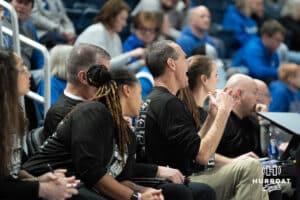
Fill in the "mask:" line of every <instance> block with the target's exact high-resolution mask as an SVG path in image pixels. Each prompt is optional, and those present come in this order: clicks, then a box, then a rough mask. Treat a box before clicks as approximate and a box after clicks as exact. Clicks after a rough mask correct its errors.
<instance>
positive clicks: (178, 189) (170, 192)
mask: <svg viewBox="0 0 300 200" xmlns="http://www.w3.org/2000/svg"><path fill="white" fill-rule="evenodd" d="M156 188H157V189H162V193H163V195H164V197H165V200H198V199H199V200H201V199H203V200H215V199H216V193H215V191H214V190H213V189H212V188H211V187H209V186H208V185H206V184H203V183H193V182H191V183H189V184H188V185H183V184H174V183H165V184H161V185H158V186H157V187H156Z"/></svg>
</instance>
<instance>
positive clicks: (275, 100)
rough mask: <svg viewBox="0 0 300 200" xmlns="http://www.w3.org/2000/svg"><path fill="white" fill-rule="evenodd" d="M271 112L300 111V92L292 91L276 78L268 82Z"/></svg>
mask: <svg viewBox="0 0 300 200" xmlns="http://www.w3.org/2000/svg"><path fill="white" fill-rule="evenodd" d="M270 93H271V96H272V102H271V104H270V108H269V109H270V111H272V112H298V113H300V92H299V91H298V92H295V91H292V90H291V89H290V88H289V87H288V85H287V84H286V83H284V82H283V81H280V80H277V81H274V82H272V83H271V84H270Z"/></svg>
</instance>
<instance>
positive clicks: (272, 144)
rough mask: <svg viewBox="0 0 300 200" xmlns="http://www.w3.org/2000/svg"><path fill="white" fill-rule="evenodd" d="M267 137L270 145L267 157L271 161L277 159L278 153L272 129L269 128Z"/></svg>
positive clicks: (271, 127)
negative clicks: (268, 136)
mask: <svg viewBox="0 0 300 200" xmlns="http://www.w3.org/2000/svg"><path fill="white" fill-rule="evenodd" d="M269 135H270V145H269V148H268V152H269V157H270V158H271V159H275V160H276V159H278V156H279V151H278V147H277V146H278V141H277V134H276V133H275V131H274V127H273V126H270V128H269Z"/></svg>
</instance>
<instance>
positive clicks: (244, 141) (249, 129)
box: [217, 74, 267, 157]
mask: <svg viewBox="0 0 300 200" xmlns="http://www.w3.org/2000/svg"><path fill="white" fill-rule="evenodd" d="M225 87H227V88H231V89H232V90H233V93H234V94H235V95H236V96H239V97H240V103H239V104H237V105H236V106H235V107H234V109H233V111H232V112H231V114H230V117H229V119H228V122H227V125H226V128H225V131H224V134H223V137H222V139H221V142H220V144H219V146H218V149H217V152H218V153H220V154H222V155H225V156H228V157H236V156H240V155H242V154H245V153H248V152H251V151H252V152H254V153H255V154H257V155H258V156H263V154H262V152H261V146H260V139H259V138H260V126H259V122H258V119H257V117H256V116H255V111H257V110H258V109H261V108H262V106H263V105H262V104H257V100H258V99H257V91H258V90H257V86H256V83H255V81H254V80H253V79H252V78H251V77H249V76H246V75H242V74H235V75H233V76H232V77H230V79H229V80H228V81H227V83H226V86H225ZM265 108H267V107H266V106H264V109H265Z"/></svg>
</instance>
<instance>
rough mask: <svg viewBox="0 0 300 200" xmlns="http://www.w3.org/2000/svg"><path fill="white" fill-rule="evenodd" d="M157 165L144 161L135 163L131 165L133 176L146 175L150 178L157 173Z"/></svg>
mask: <svg viewBox="0 0 300 200" xmlns="http://www.w3.org/2000/svg"><path fill="white" fill-rule="evenodd" d="M157 169H158V166H157V165H152V164H144V163H135V164H134V165H133V172H134V173H133V175H132V176H133V177H146V178H152V177H156V174H157Z"/></svg>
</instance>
